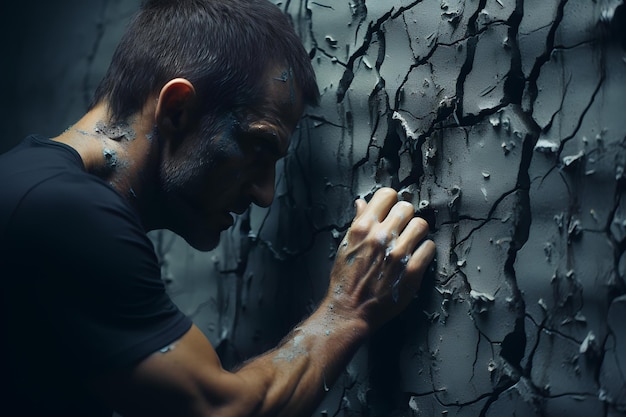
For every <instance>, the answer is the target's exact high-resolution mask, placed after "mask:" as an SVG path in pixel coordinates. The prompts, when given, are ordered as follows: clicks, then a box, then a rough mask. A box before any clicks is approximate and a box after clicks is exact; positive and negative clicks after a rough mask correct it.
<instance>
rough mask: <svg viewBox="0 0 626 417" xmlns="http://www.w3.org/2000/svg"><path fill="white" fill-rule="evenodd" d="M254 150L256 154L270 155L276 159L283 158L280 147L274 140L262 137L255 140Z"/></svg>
mask: <svg viewBox="0 0 626 417" xmlns="http://www.w3.org/2000/svg"><path fill="white" fill-rule="evenodd" d="M252 150H253V151H254V153H256V154H263V155H268V156H272V157H274V158H276V159H279V158H281V157H282V155H281V154H280V152H279V150H278V147H277V146H276V144H275V143H274V139H273V138H262V137H261V138H260V137H256V138H254V139H253V146H252Z"/></svg>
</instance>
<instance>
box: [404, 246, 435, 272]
mask: <svg viewBox="0 0 626 417" xmlns="http://www.w3.org/2000/svg"><path fill="white" fill-rule="evenodd" d="M434 257H435V243H434V242H433V241H432V240H425V241H424V242H422V243H421V244H420V245H419V246H418V247H417V249H415V252H413V255H411V258H410V259H409V262H408V263H407V265H406V273H407V274H417V276H419V277H420V282H421V276H422V275H423V274H424V272H425V271H426V268H428V265H430V263H431V262H432V260H433V258H434Z"/></svg>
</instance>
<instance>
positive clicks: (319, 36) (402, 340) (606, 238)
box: [3, 0, 626, 417]
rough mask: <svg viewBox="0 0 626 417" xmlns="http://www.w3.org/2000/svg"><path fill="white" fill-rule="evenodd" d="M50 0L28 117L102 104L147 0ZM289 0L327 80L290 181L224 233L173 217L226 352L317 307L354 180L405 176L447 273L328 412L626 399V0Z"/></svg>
mask: <svg viewBox="0 0 626 417" xmlns="http://www.w3.org/2000/svg"><path fill="white" fill-rule="evenodd" d="M43 3H46V2H43ZM43 3H42V7H41V8H37V9H36V10H35V12H34V17H33V18H32V20H30V21H29V22H30V24H31V25H33V26H32V28H31V29H29V31H28V32H29V33H31V34H30V35H28V36H26V37H24V38H23V39H20V40H19V41H20V42H21V45H23V47H22V48H21V49H20V53H19V54H18V59H17V61H16V65H15V69H13V70H11V71H13V73H15V74H19V75H18V79H19V81H20V85H21V86H23V87H22V88H21V89H20V94H18V95H19V96H20V99H19V100H18V101H17V104H18V105H17V107H15V110H14V112H15V117H14V118H13V119H14V120H15V121H16V123H15V124H13V125H14V126H15V125H17V126H18V127H17V128H16V129H14V130H15V131H17V133H19V134H20V135H21V134H23V133H27V131H26V130H25V127H27V126H30V127H29V128H28V131H31V130H34V131H39V132H42V133H44V134H54V133H56V132H59V131H61V130H63V129H65V128H66V127H67V125H68V124H69V123H71V121H72V120H75V118H77V117H78V116H80V114H81V112H82V111H83V109H84V105H85V104H86V102H87V101H88V100H87V99H86V97H88V96H89V93H90V92H91V90H92V89H93V87H94V85H95V82H96V80H98V79H99V78H100V77H101V75H102V72H103V70H104V68H105V62H107V61H108V59H109V57H110V55H111V54H112V47H113V45H114V44H115V42H116V40H117V38H118V37H119V35H120V30H121V28H122V27H123V25H124V23H125V21H126V19H127V17H128V15H129V12H130V11H132V10H133V9H134V7H136V3H137V2H134V3H133V2H126V3H124V4H122V2H119V1H113V0H109V1H99V2H95V3H96V4H95V5H91V4H90V5H89V6H86V5H85V4H84V2H74V3H73V4H71V5H68V6H63V8H61V9H63V10H61V9H59V7H60V6H56V5H55V7H54V11H53V10H44V9H45V7H49V6H45V5H44V4H43ZM275 3H276V4H278V5H279V6H280V7H281V8H282V9H283V10H285V11H286V12H287V13H289V14H290V15H291V16H292V18H293V21H294V24H295V25H296V27H297V28H298V31H299V33H300V34H301V37H302V39H303V40H304V42H305V45H306V47H307V49H308V50H311V51H314V57H313V64H314V66H315V69H316V72H317V74H318V81H319V85H320V88H321V89H322V92H323V95H322V105H321V106H320V107H319V108H316V109H310V110H308V111H307V115H306V116H305V118H304V119H303V120H302V121H301V122H300V125H299V128H298V130H297V132H296V133H295V135H294V137H293V141H292V145H291V152H290V154H289V156H288V157H287V158H286V159H285V160H284V161H283V162H281V163H280V164H279V166H278V175H277V194H276V201H275V202H274V204H273V205H272V206H271V207H270V208H269V209H259V208H256V207H253V208H251V209H250V210H249V211H248V212H247V213H246V214H244V215H242V216H241V217H240V218H239V219H238V220H237V222H236V224H235V226H234V228H233V229H232V230H229V231H227V232H225V233H224V234H223V238H222V243H221V245H220V247H218V248H217V249H216V250H215V251H213V252H211V253H208V254H205V253H200V252H195V251H193V250H191V249H189V248H188V247H187V246H186V245H185V243H184V242H183V241H182V239H180V238H178V237H175V236H173V235H171V234H169V233H167V232H157V233H154V234H153V235H152V238H153V240H154V242H155V247H156V248H157V252H158V253H159V254H160V256H161V259H162V267H163V274H164V278H165V279H166V281H167V282H168V288H169V291H170V293H171V294H172V296H173V297H174V299H175V300H176V302H177V303H178V304H179V305H180V306H181V308H182V309H183V310H184V311H185V312H187V313H188V314H190V315H191V316H192V317H193V319H194V321H195V322H196V324H198V326H200V328H201V329H202V330H203V331H204V332H205V333H206V334H207V336H208V337H209V338H210V340H211V341H212V343H213V344H214V346H216V348H217V350H218V352H219V353H220V355H221V357H222V359H223V362H224V364H225V365H226V366H232V365H233V364H234V363H236V362H237V361H239V360H241V359H244V358H248V357H250V356H253V355H256V354H258V353H260V352H262V351H264V350H266V349H268V348H270V347H272V346H273V345H274V344H275V343H276V342H277V341H278V340H279V339H280V338H281V337H282V336H283V335H284V334H285V333H286V332H287V331H288V329H289V328H290V327H292V326H293V325H295V324H296V323H297V322H298V321H299V320H300V319H302V318H303V317H304V316H305V315H306V314H308V313H309V312H311V311H312V310H313V309H314V307H315V305H316V303H317V302H319V300H320V299H321V297H322V296H323V295H324V292H325V291H326V284H327V282H328V272H329V270H330V268H331V266H332V261H333V255H334V252H335V251H336V249H337V247H338V245H339V244H340V242H341V239H342V237H343V232H344V231H345V230H346V228H347V226H348V224H349V222H350V220H351V217H352V215H353V209H352V201H353V199H354V198H355V197H356V196H363V197H367V196H369V195H371V193H372V192H373V191H374V190H375V189H376V188H378V187H380V186H387V185H392V186H394V187H396V188H398V189H402V190H403V191H402V193H401V195H402V197H403V198H404V199H406V200H409V201H412V202H413V203H414V204H415V205H416V206H418V207H420V208H422V209H424V213H425V214H427V215H428V217H429V219H430V221H431V223H432V224H434V230H433V233H432V235H433V238H434V239H435V240H436V242H437V244H438V256H437V263H436V268H435V273H433V274H431V276H430V277H429V278H428V279H427V280H426V281H425V283H424V285H423V288H422V291H421V293H420V296H419V298H418V299H417V300H416V302H415V303H414V304H413V305H411V307H410V308H409V310H408V311H407V312H405V313H404V314H402V315H401V316H400V317H399V318H398V319H397V320H394V321H393V322H391V323H390V324H389V325H388V326H386V327H385V328H383V329H382V330H381V332H380V333H379V334H378V335H376V336H374V337H373V338H372V339H371V340H370V341H369V342H368V343H367V344H366V345H365V346H363V348H362V349H360V350H359V352H358V353H357V355H356V356H355V358H354V360H353V361H352V362H351V363H350V365H349V366H348V368H347V370H346V372H345V373H344V374H343V375H342V376H341V378H340V379H339V381H338V382H337V384H335V386H334V387H332V389H330V390H329V392H328V395H327V398H326V399H325V401H324V402H323V403H322V404H321V406H320V407H319V409H318V411H317V412H316V415H327V416H340V415H345V416H350V415H368V416H392V415H398V416H431V415H448V416H451V415H458V416H502V415H513V414H515V415H517V416H524V417H526V416H528V417H534V416H557V415H568V416H571V417H574V416H607V417H615V416H624V415H626V354H625V352H626V326H625V325H624V317H626V285H625V281H624V277H625V276H626V256H624V248H625V247H626V246H625V245H626V198H625V197H624V189H625V188H624V186H625V184H626V178H625V174H624V166H625V164H626V154H625V151H624V143H625V141H626V118H625V117H624V115H623V112H624V110H623V109H624V107H625V105H626V98H625V97H626V94H625V93H626V87H625V86H626V52H625V49H624V47H625V45H624V44H625V43H626V42H625V41H624V29H623V28H624V25H626V21H625V15H626V6H625V5H624V2H623V1H617V0H597V1H594V2H588V1H587V2H583V1H575V0H569V1H567V0H561V1H557V0H550V1H545V0H524V1H522V0H517V1H512V0H511V1H505V0H480V1H462V0H446V1H435V0H423V1H408V0H404V1H401V0H396V1H382V0H381V1H373V0H370V1H367V2H366V1H363V0H354V1H334V2H331V1H329V0H320V1H316V2H309V1H280V2H279V1H275ZM46 4H48V3H46ZM54 13H56V14H57V17H54ZM61 16H63V19H61ZM68 21H71V22H73V23H76V24H77V25H78V26H76V27H73V26H72V25H68V24H67V22H68ZM35 23H41V24H43V26H36V25H35ZM31 31H32V32H31ZM51 34H53V35H51ZM46 51H47V52H46ZM43 63H45V67H46V68H48V71H46V72H43V73H42V71H40V68H42V66H43ZM69 63H72V64H73V65H70V64H69ZM53 79H54V80H56V83H51V81H52V80H53ZM7 97H9V96H7ZM27 103H28V106H27V105H26V104H27ZM3 106H7V100H6V99H5V100H4V103H3ZM12 108H13V107H12ZM3 125H4V123H3ZM5 131H6V130H5ZM3 132H4V131H3ZM286 359H288V358H286Z"/></svg>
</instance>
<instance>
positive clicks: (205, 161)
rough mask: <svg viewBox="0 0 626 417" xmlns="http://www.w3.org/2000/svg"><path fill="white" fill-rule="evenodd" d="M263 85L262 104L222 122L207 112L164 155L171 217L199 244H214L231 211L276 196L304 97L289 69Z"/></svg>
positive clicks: (175, 226)
mask: <svg viewBox="0 0 626 417" xmlns="http://www.w3.org/2000/svg"><path fill="white" fill-rule="evenodd" d="M264 85H265V95H264V103H263V104H262V105H259V106H256V107H253V108H252V109H249V110H247V111H245V113H244V114H241V115H236V116H235V115H227V116H225V117H222V118H221V119H220V120H218V121H212V120H209V119H210V118H205V119H204V120H203V121H202V122H201V123H200V127H199V128H198V129H197V130H196V132H194V133H193V134H191V135H189V136H188V137H186V138H185V139H184V140H183V141H182V143H181V146H180V147H179V148H178V149H177V151H176V152H175V154H174V155H172V157H169V158H167V159H163V160H162V164H161V168H160V176H161V187H162V189H163V191H164V193H165V204H166V205H167V206H168V207H167V208H166V213H167V216H168V217H169V218H168V219H167V220H166V222H167V224H168V226H169V228H170V229H171V230H173V231H174V232H175V233H177V234H179V235H180V236H182V237H183V238H184V239H185V240H186V241H187V242H188V243H189V244H190V245H191V246H193V247H194V248H196V249H199V250H211V249H213V248H215V246H217V244H218V243H219V238H220V233H221V232H222V231H223V230H225V229H227V228H228V227H230V226H232V224H233V214H241V213H243V212H244V211H245V210H246V209H247V208H248V207H249V205H250V203H255V204H257V205H259V206H261V207H267V206H269V205H270V204H271V202H272V200H273V198H274V180H275V165H276V162H277V161H278V159H280V158H282V157H284V156H285V155H286V153H287V148H288V147H289V138H290V136H291V133H292V132H293V130H294V128H295V126H296V124H297V122H298V120H299V118H300V116H301V114H302V110H303V104H302V95H301V92H300V90H299V89H297V88H296V86H295V84H294V81H293V77H292V75H291V72H290V71H289V70H284V69H283V68H281V67H278V68H275V69H272V70H270V71H269V72H267V74H266V75H265V77H264ZM216 127H217V128H216Z"/></svg>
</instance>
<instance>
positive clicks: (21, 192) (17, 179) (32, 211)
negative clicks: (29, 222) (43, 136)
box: [0, 138, 137, 224]
mask: <svg viewBox="0 0 626 417" xmlns="http://www.w3.org/2000/svg"><path fill="white" fill-rule="evenodd" d="M35 140H38V139H37V138H35ZM42 148H43V149H42ZM0 162H1V163H0V185H1V186H0V201H1V203H0V223H3V222H6V223H9V222H12V221H14V220H16V217H17V218H29V217H30V218H33V219H35V218H38V219H40V220H42V221H44V222H45V223H47V224H50V222H55V221H63V220H66V221H69V222H78V221H80V220H81V219H83V220H87V221H89V220H95V219H96V218H98V217H101V216H103V215H104V216H106V215H107V214H109V215H110V214H117V215H122V217H124V218H126V219H127V220H130V221H132V222H136V221H137V219H136V218H135V214H134V213H133V211H132V209H131V208H130V206H129V205H128V204H127V203H126V202H125V201H124V199H123V198H122V197H121V196H120V195H119V194H118V193H117V192H116V191H115V190H114V189H113V187H112V186H110V185H109V184H107V183H106V182H104V181H102V180H101V179H100V178H98V177H96V176H95V175H92V174H90V173H87V172H86V171H85V170H84V168H83V165H82V161H81V160H80V158H79V157H78V155H77V154H76V155H75V154H73V153H72V152H71V151H70V150H68V149H64V148H63V147H58V146H54V145H51V146H48V147H46V146H45V144H44V146H43V147H42V146H37V144H35V146H32V145H30V144H26V146H21V148H18V149H15V152H13V153H12V154H7V155H4V156H3V158H2V160H1V161H0ZM94 216H95V217H94Z"/></svg>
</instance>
